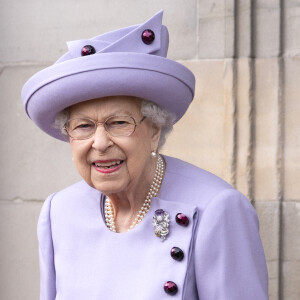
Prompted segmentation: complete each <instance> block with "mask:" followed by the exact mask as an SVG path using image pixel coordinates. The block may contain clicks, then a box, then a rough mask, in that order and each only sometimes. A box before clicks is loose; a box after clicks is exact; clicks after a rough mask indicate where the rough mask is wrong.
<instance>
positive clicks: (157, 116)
mask: <svg viewBox="0 0 300 300" xmlns="http://www.w3.org/2000/svg"><path fill="white" fill-rule="evenodd" d="M141 113H142V115H143V116H145V117H147V119H150V120H151V121H152V122H153V123H154V124H155V125H158V126H160V127H161V134H160V139H159V142H158V149H157V150H160V149H161V148H162V146H163V145H164V144H165V142H166V138H167V136H168V134H169V133H170V132H171V131H172V129H173V123H174V121H175V119H176V116H175V114H174V113H173V112H170V111H167V110H166V109H164V108H162V107H160V106H158V105H157V104H155V103H153V102H151V101H148V100H145V99H141ZM68 118H69V107H67V108H65V109H64V110H62V111H61V112H59V113H58V114H57V115H56V117H55V120H54V124H53V126H54V128H56V129H59V130H60V132H61V134H62V135H63V136H64V137H65V139H66V140H67V141H68V135H67V133H66V131H65V129H64V125H65V123H66V122H67V120H68Z"/></svg>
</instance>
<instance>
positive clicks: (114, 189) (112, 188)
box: [90, 180, 126, 195]
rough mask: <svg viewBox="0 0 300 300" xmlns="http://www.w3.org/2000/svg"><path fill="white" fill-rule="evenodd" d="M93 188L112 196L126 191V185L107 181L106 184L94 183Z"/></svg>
mask: <svg viewBox="0 0 300 300" xmlns="http://www.w3.org/2000/svg"><path fill="white" fill-rule="evenodd" d="M90 186H91V187H93V188H94V189H96V190H98V191H100V192H101V193H103V194H104V195H111V194H117V193H121V192H123V191H125V190H126V184H125V183H123V184H122V182H120V180H118V181H105V182H103V181H102V182H99V181H97V180H96V181H93V180H92V182H91V184H90Z"/></svg>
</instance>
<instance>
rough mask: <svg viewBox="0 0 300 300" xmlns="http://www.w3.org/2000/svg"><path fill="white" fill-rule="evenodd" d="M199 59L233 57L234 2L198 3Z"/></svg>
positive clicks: (208, 0)
mask: <svg viewBox="0 0 300 300" xmlns="http://www.w3.org/2000/svg"><path fill="white" fill-rule="evenodd" d="M198 18H199V21H198V47H199V48H198V53H199V54H198V56H199V58H204V59H207V58H224V57H226V58H232V57H233V55H234V30H235V29H234V1H218V2H217V1H210V0H205V1H199V10H198Z"/></svg>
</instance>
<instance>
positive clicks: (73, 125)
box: [66, 119, 96, 139]
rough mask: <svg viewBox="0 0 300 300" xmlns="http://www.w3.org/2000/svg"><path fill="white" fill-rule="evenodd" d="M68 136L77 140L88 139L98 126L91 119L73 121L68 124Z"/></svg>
mask: <svg viewBox="0 0 300 300" xmlns="http://www.w3.org/2000/svg"><path fill="white" fill-rule="evenodd" d="M66 129H67V132H68V134H69V135H70V136H71V137H72V138H75V139H86V138H88V137H90V136H92V135H93V134H94V132H95V129H96V124H95V123H94V122H93V121H92V120H89V119H71V120H69V121H68V122H67V124H66Z"/></svg>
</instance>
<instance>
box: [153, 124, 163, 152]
mask: <svg viewBox="0 0 300 300" xmlns="http://www.w3.org/2000/svg"><path fill="white" fill-rule="evenodd" d="M160 135H161V126H159V125H157V124H154V123H153V122H152V136H151V150H152V151H156V150H157V148H158V143H159V139H160Z"/></svg>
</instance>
